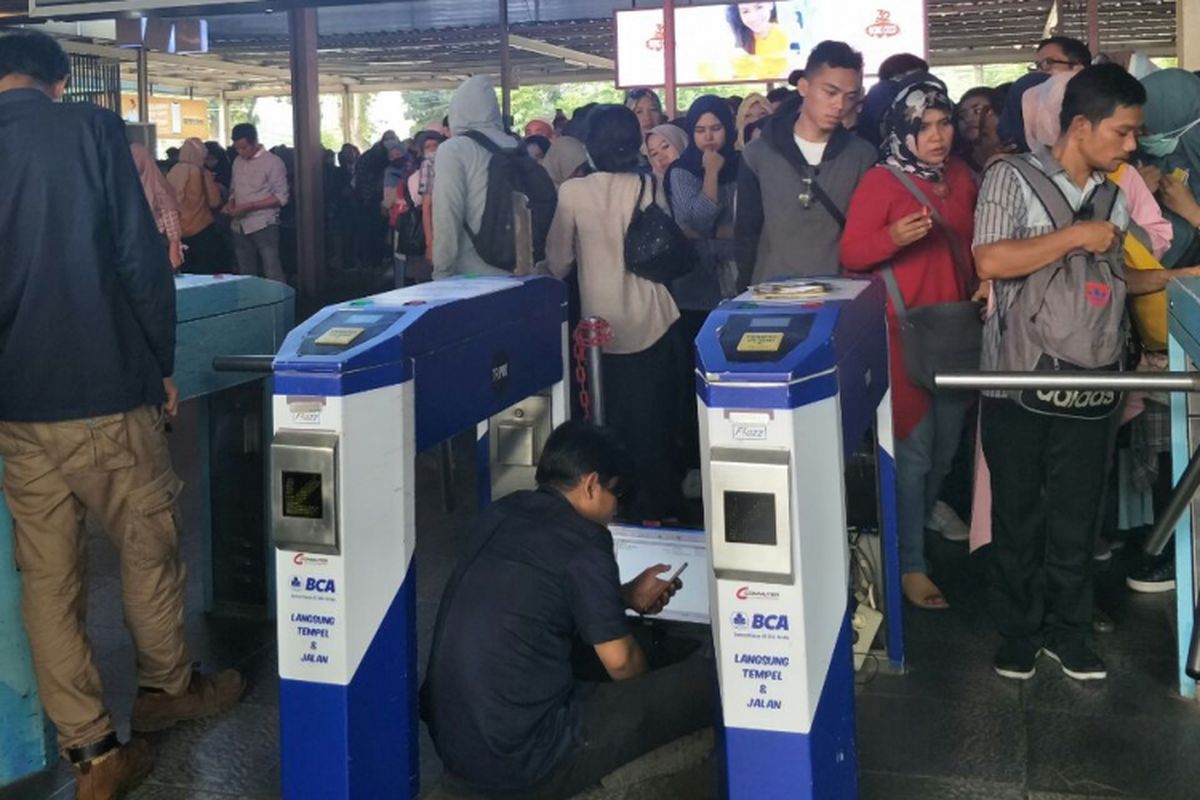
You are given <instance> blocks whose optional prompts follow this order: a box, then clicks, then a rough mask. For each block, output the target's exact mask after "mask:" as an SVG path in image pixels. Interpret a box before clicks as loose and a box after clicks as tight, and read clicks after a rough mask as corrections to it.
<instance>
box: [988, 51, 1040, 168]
mask: <svg viewBox="0 0 1200 800" xmlns="http://www.w3.org/2000/svg"><path fill="white" fill-rule="evenodd" d="M1048 80H1050V74H1049V73H1047V72H1031V73H1029V74H1028V75H1022V76H1021V77H1020V78H1017V80H1016V81H1015V82H1014V83H1013V85H1012V87H1011V88H1009V90H1008V95H1007V96H1006V97H1005V98H1004V108H1002V109H1000V121H999V122H998V123H997V125H996V134H997V135H998V136H999V137H1000V147H999V148H997V152H1000V153H1028V152H1029V142H1028V141H1027V140H1026V139H1025V109H1024V103H1023V102H1022V99H1023V98H1024V96H1025V93H1026V92H1027V91H1029V90H1030V89H1032V88H1033V87H1035V86H1040V85H1041V84H1043V83H1045V82H1046V81H1048ZM984 166H985V167H986V166H987V165H986V164H985V165H984Z"/></svg>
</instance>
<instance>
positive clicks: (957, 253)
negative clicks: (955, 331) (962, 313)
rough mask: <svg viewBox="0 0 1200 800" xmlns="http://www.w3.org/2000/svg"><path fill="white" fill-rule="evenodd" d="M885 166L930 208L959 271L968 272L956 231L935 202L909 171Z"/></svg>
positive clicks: (930, 212)
mask: <svg viewBox="0 0 1200 800" xmlns="http://www.w3.org/2000/svg"><path fill="white" fill-rule="evenodd" d="M884 167H885V168H886V169H887V170H888V172H890V173H892V174H893V175H895V176H896V180H898V181H900V184H901V185H902V186H903V187H904V188H905V189H908V192H909V194H911V195H912V196H913V197H915V198H917V202H919V203H920V204H921V205H922V206H924V207H925V208H927V209H929V216H930V217H932V218H933V221H934V223H935V224H936V225H937V226H938V227H939V228H941V229H942V233H943V234H944V235H945V237H946V241H947V242H949V243H950V257H951V258H953V259H954V266H956V267H957V268H958V271H959V272H962V273H963V274H966V272H967V260H966V259H965V258H964V257H963V253H962V250H961V249H960V248H959V244H958V239H956V238H955V236H954V231H952V230H950V226H949V225H947V224H946V220H945V219H943V218H942V215H941V213H940V212H939V211H938V210H937V207H936V206H935V205H934V204H933V203H931V202H929V198H928V197H926V196H925V193H924V192H922V191H921V188H920V187H919V186H917V185H916V184H915V183H913V180H912V178H910V177H908V173H906V172H905V171H904V170H902V169H898V168H897V167H895V166H893V165H891V164H884Z"/></svg>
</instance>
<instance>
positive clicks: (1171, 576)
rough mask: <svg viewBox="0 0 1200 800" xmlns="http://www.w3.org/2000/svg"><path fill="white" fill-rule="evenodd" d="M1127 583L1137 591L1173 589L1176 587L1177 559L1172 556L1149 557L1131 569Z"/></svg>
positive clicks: (1152, 591)
mask: <svg viewBox="0 0 1200 800" xmlns="http://www.w3.org/2000/svg"><path fill="white" fill-rule="evenodd" d="M1125 585H1126V586H1128V587H1129V588H1130V589H1133V590H1134V591H1135V592H1144V593H1147V594H1154V593H1157V592H1169V591H1171V590H1172V589H1174V588H1175V559H1174V558H1173V557H1171V556H1166V557H1164V558H1157V559H1149V558H1147V559H1146V560H1145V561H1143V562H1142V563H1141V564H1139V565H1138V566H1137V567H1134V568H1133V569H1132V570H1130V572H1129V576H1128V577H1127V578H1125Z"/></svg>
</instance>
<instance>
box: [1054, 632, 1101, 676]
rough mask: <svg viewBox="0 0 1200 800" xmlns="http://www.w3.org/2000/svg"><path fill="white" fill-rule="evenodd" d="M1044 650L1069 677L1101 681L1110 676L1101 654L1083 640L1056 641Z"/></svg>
mask: <svg viewBox="0 0 1200 800" xmlns="http://www.w3.org/2000/svg"><path fill="white" fill-rule="evenodd" d="M1042 652H1043V653H1045V654H1046V655H1048V656H1050V658H1053V659H1054V660H1055V661H1057V662H1058V664H1059V666H1061V667H1062V671H1063V672H1065V673H1066V674H1067V676H1068V677H1070V678H1074V679H1075V680H1077V681H1101V680H1104V679H1105V678H1107V677H1108V668H1107V667H1105V666H1104V661H1102V660H1101V658H1100V656H1098V655H1096V654H1095V653H1093V652H1092V649H1091V648H1090V647H1088V646H1087V645H1086V644H1084V643H1083V642H1055V643H1050V644H1047V645H1046V646H1045V647H1043V648H1042Z"/></svg>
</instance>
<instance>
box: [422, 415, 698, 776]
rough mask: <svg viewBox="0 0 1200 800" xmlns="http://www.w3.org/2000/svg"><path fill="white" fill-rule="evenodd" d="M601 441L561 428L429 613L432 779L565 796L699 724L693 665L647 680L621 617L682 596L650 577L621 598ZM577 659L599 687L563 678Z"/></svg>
mask: <svg viewBox="0 0 1200 800" xmlns="http://www.w3.org/2000/svg"><path fill="white" fill-rule="evenodd" d="M630 467H631V465H630V464H629V463H628V457H627V456H626V455H625V453H624V451H623V450H622V449H621V448H620V445H618V444H616V443H615V442H614V441H613V439H612V438H611V437H610V436H609V434H608V433H607V432H604V431H602V430H600V429H598V428H595V427H593V426H591V425H588V424H586V423H579V422H568V423H566V424H564V425H562V426H560V427H559V428H558V429H557V430H555V432H554V433H553V434H552V435H551V436H550V438H549V440H548V441H547V442H546V447H545V450H544V452H543V454H542V458H541V461H540V463H539V464H538V471H537V482H538V485H539V488H538V490H537V491H525V492H516V493H514V494H512V495H509V496H508V497H505V498H503V499H501V500H499V501H497V502H496V503H495V504H494V505H492V506H491V507H490V508H489V509H488V510H487V511H486V512H484V514H483V516H482V518H481V519H480V521H479V523H478V524H477V525H476V526H475V528H474V530H473V531H472V533H471V535H470V538H469V539H468V541H467V543H466V546H465V549H464V552H463V555H462V558H461V560H460V562H459V564H458V566H457V568H456V569H455V571H454V574H453V575H452V576H451V577H450V580H449V583H448V584H447V586H446V592H445V594H444V595H443V597H442V604H441V607H440V609H439V610H438V620H437V627H436V629H435V631H434V640H433V648H432V653H431V654H430V659H429V669H428V678H427V680H426V684H425V687H424V688H423V698H422V699H423V704H424V706H423V709H422V713H423V715H424V717H425V718H426V720H427V721H428V723H429V731H430V734H431V735H432V737H433V741H434V743H435V744H436V746H437V749H438V753H439V754H440V755H441V757H442V760H443V762H444V763H445V765H446V768H447V770H448V771H449V772H450V773H451V774H452V775H453V776H454V778H455V779H457V780H458V781H461V782H462V783H464V784H466V786H467V787H469V788H471V789H474V790H476V791H482V792H486V793H487V794H488V796H505V795H511V796H519V797H521V798H541V797H569V796H571V795H573V794H575V793H577V792H579V791H580V790H582V789H584V788H586V787H587V786H589V785H591V784H594V783H596V782H597V781H598V780H599V779H600V778H601V777H603V776H604V775H606V774H607V773H609V772H611V771H612V770H614V769H616V768H617V767H619V766H620V765H621V764H624V763H626V762H628V761H631V760H632V759H634V758H636V757H637V756H639V755H641V754H642V753H645V752H648V751H649V750H652V749H654V748H655V747H658V746H660V745H662V744H665V743H667V742H669V741H671V740H673V739H676V738H679V737H680V736H683V735H685V734H687V733H690V732H691V731H694V730H697V729H699V728H701V727H703V726H705V725H708V724H711V720H712V700H713V696H714V693H715V683H714V682H715V673H714V669H713V663H712V661H711V660H710V659H706V658H703V657H701V656H699V655H696V656H693V657H690V658H687V659H685V660H683V661H681V662H679V663H676V664H673V665H671V666H669V667H665V668H663V669H660V670H654V671H653V672H651V671H649V670H648V666H647V660H646V655H645V653H644V652H643V651H642V649H641V647H640V646H639V645H638V643H637V641H636V640H635V639H634V637H633V636H632V634H631V630H630V626H629V623H628V621H627V618H626V614H625V612H626V609H633V610H635V611H638V612H639V613H642V614H657V613H658V612H659V611H661V610H662V609H663V607H664V606H665V605H666V604H667V602H669V600H670V598H671V596H672V595H673V594H674V593H675V591H676V590H677V589H678V588H679V587H680V586H681V585H682V584H681V583H680V582H679V581H678V579H676V580H675V581H673V582H668V581H665V580H661V579H660V578H659V577H658V576H659V575H660V574H662V573H664V572H666V571H667V570H668V569H669V568H670V567H669V566H668V565H666V564H656V565H654V566H652V567H650V568H648V569H647V570H645V571H644V572H643V573H642V574H641V575H639V576H638V577H637V578H635V579H634V580H633V581H631V582H629V583H628V584H626V585H624V586H622V585H621V583H620V579H619V577H618V571H617V563H616V559H615V557H614V555H613V540H612V535H611V534H610V533H609V531H608V528H607V527H606V526H607V524H608V523H609V522H610V521H611V520H612V517H613V514H614V513H615V511H616V508H617V501H618V497H619V496H620V494H621V493H622V491H623V490H624V489H625V488H626V480H627V476H628V475H630V474H631V472H632V470H631V469H630ZM580 641H581V642H582V643H583V644H584V645H585V646H588V647H590V648H592V650H593V651H594V653H595V658H598V660H599V662H600V663H601V664H602V665H603V667H604V670H605V671H606V672H607V674H608V677H609V678H610V679H611V680H610V681H606V682H591V681H585V680H581V679H579V678H577V677H576V675H575V673H574V670H573V667H572V648H573V646H575V645H576V644H577V643H578V642H580Z"/></svg>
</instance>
